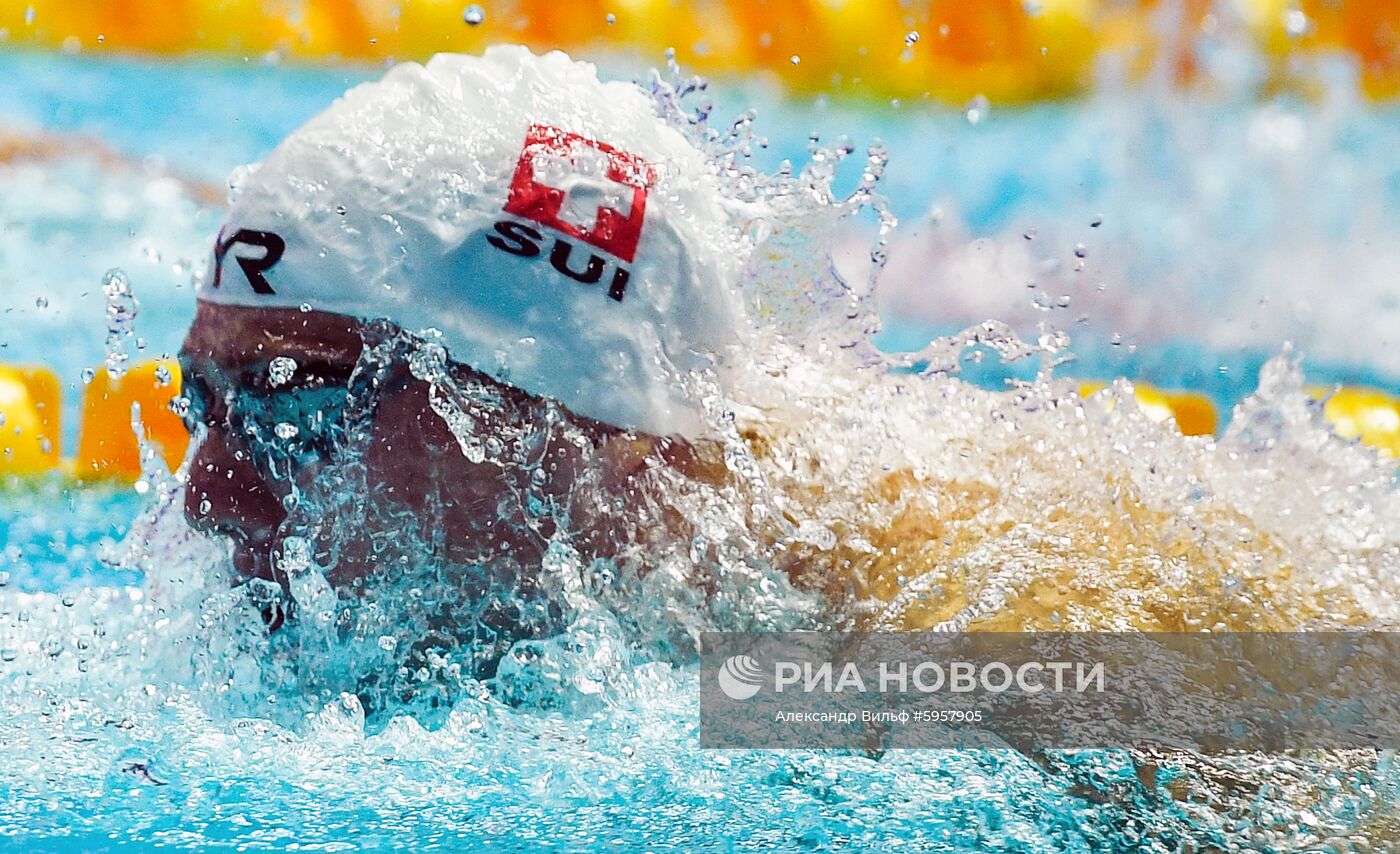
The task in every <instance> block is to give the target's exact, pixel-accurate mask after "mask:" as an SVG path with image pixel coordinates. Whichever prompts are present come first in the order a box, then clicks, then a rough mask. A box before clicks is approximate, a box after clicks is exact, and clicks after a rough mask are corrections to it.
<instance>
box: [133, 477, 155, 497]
mask: <svg viewBox="0 0 1400 854" xmlns="http://www.w3.org/2000/svg"><path fill="white" fill-rule="evenodd" d="M135 489H136V494H137V495H145V494H146V493H148V492H150V491H151V485H150V484H149V483H147V482H146V481H145V480H138V481H136V486H135Z"/></svg>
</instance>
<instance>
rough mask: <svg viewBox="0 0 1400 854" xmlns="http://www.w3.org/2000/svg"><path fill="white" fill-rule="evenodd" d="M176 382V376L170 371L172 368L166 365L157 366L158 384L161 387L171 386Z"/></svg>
mask: <svg viewBox="0 0 1400 854" xmlns="http://www.w3.org/2000/svg"><path fill="white" fill-rule="evenodd" d="M173 382H175V376H174V375H173V374H171V373H170V368H169V367H167V366H165V365H157V366H156V385H158V386H160V387H161V388H165V387H167V386H169V385H170V384H171V383H173Z"/></svg>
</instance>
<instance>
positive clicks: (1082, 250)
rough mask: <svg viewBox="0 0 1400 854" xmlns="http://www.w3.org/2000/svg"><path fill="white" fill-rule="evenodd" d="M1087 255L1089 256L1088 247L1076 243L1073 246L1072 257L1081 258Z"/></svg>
mask: <svg viewBox="0 0 1400 854" xmlns="http://www.w3.org/2000/svg"><path fill="white" fill-rule="evenodd" d="M1088 254H1089V247H1087V246H1085V245H1084V244H1083V243H1076V244H1074V257H1076V258H1083V257H1084V256H1086V255H1088Z"/></svg>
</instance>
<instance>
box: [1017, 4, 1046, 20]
mask: <svg viewBox="0 0 1400 854" xmlns="http://www.w3.org/2000/svg"><path fill="white" fill-rule="evenodd" d="M1021 9H1022V11H1024V12H1025V13H1026V14H1027V15H1030V16H1031V17H1032V18H1035V17H1039V15H1040V13H1042V12H1044V11H1045V3H1044V2H1042V0H1021Z"/></svg>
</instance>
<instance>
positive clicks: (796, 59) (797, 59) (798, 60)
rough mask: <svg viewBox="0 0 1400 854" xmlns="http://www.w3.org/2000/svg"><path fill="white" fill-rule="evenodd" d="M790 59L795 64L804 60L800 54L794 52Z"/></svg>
mask: <svg viewBox="0 0 1400 854" xmlns="http://www.w3.org/2000/svg"><path fill="white" fill-rule="evenodd" d="M788 61H789V62H791V63H792V64H793V65H797V64H798V63H799V62H801V61H802V57H800V56H798V55H797V54H795V53H794V54H793V55H792V58H791V59H790V60H788Z"/></svg>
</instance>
